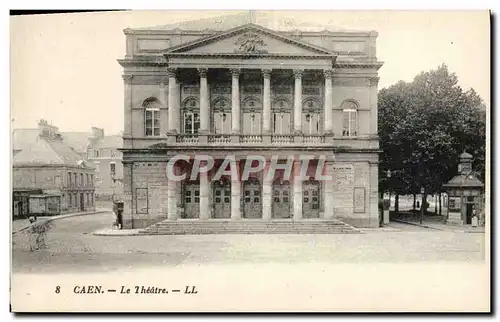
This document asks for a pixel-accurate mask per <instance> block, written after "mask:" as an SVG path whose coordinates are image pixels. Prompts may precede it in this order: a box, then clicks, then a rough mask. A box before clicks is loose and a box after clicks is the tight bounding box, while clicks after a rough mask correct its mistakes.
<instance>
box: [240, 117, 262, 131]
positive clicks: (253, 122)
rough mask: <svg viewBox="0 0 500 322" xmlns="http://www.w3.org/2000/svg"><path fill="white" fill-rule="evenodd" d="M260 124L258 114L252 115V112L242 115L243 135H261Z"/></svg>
mask: <svg viewBox="0 0 500 322" xmlns="http://www.w3.org/2000/svg"><path fill="white" fill-rule="evenodd" d="M260 124H261V114H260V113H253V112H251V113H250V112H245V113H243V133H244V134H261V129H260Z"/></svg>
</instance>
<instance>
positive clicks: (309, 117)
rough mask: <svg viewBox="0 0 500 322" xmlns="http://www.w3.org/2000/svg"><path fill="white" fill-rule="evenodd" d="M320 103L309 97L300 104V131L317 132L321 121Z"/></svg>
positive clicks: (305, 132)
mask: <svg viewBox="0 0 500 322" xmlns="http://www.w3.org/2000/svg"><path fill="white" fill-rule="evenodd" d="M321 108H322V107H321V103H319V101H317V100H315V99H312V98H309V99H307V100H305V101H304V104H303V106H302V133H304V134H309V135H311V134H319V132H320V123H321Z"/></svg>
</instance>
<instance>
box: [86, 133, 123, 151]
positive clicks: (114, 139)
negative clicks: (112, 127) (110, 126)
mask: <svg viewBox="0 0 500 322" xmlns="http://www.w3.org/2000/svg"><path fill="white" fill-rule="evenodd" d="M91 145H92V148H94V149H99V148H108V149H121V148H122V147H123V139H122V137H121V135H107V136H104V137H103V138H101V139H98V140H93V142H92V143H91Z"/></svg>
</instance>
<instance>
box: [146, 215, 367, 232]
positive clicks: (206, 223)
mask: <svg viewBox="0 0 500 322" xmlns="http://www.w3.org/2000/svg"><path fill="white" fill-rule="evenodd" d="M352 233H361V231H360V230H358V229H356V228H354V227H352V226H350V225H348V224H346V223H343V222H341V221H339V220H337V219H332V220H318V219H306V220H302V221H291V220H271V221H264V220H260V219H241V220H221V219H211V220H199V219H182V220H176V221H171V220H164V221H161V222H158V223H156V224H154V225H152V226H149V227H147V228H145V229H142V230H140V231H139V234H141V235H202V234H352Z"/></svg>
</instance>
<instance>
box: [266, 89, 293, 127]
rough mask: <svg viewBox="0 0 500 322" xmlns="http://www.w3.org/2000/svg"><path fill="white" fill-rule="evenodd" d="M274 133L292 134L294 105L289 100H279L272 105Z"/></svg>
mask: <svg viewBox="0 0 500 322" xmlns="http://www.w3.org/2000/svg"><path fill="white" fill-rule="evenodd" d="M271 107H272V111H273V115H272V117H273V119H272V126H273V133H275V134H290V130H291V111H292V105H291V104H290V102H289V101H288V100H287V99H284V98H278V99H276V100H275V101H274V102H273V104H272V106H271Z"/></svg>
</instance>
